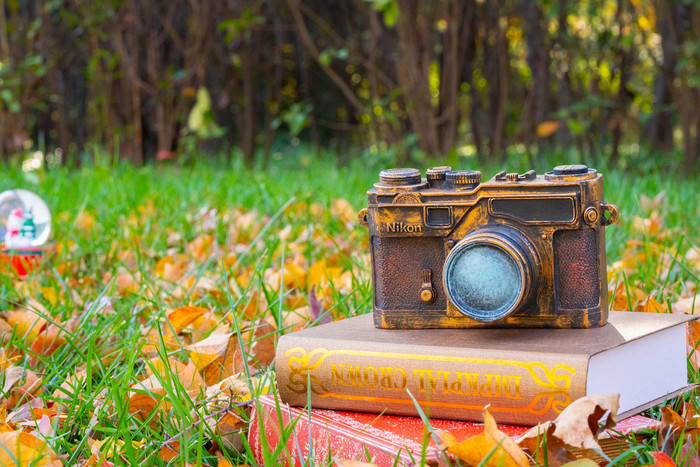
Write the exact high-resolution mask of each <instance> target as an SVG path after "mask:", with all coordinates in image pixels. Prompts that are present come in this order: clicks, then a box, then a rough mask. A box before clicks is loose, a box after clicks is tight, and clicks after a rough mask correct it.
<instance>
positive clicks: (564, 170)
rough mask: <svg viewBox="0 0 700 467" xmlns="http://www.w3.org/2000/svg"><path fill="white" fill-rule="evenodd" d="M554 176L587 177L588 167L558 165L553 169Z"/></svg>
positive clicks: (581, 165)
mask: <svg viewBox="0 0 700 467" xmlns="http://www.w3.org/2000/svg"><path fill="white" fill-rule="evenodd" d="M552 172H553V173H554V175H585V174H587V173H588V166H587V165H584V164H570V165H558V166H556V167H554V169H552Z"/></svg>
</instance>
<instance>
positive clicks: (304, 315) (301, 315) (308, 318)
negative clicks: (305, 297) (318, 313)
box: [282, 305, 313, 332]
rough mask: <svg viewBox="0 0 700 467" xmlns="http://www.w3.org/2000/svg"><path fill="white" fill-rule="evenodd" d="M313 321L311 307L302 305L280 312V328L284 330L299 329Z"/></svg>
mask: <svg viewBox="0 0 700 467" xmlns="http://www.w3.org/2000/svg"><path fill="white" fill-rule="evenodd" d="M312 321H313V315H312V314H311V308H309V306H308V305H307V306H302V307H299V308H296V309H294V310H292V311H286V312H284V313H283V314H282V328H284V329H285V331H286V332H293V331H300V330H302V329H304V328H305V327H306V326H307V324H309V323H310V322H312Z"/></svg>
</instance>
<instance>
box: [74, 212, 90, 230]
mask: <svg viewBox="0 0 700 467" xmlns="http://www.w3.org/2000/svg"><path fill="white" fill-rule="evenodd" d="M75 226H76V227H78V229H80V230H92V229H93V227H95V218H94V217H92V214H90V213H89V212H87V211H80V212H79V213H78V217H77V218H76V219H75Z"/></svg>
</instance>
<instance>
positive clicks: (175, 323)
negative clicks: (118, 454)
mask: <svg viewBox="0 0 700 467" xmlns="http://www.w3.org/2000/svg"><path fill="white" fill-rule="evenodd" d="M207 311H209V309H208V308H204V307H201V306H181V307H180V308H176V309H174V310H173V311H171V312H170V313H168V315H167V317H166V318H167V320H168V321H169V322H170V324H171V325H172V327H173V329H174V331H175V333H176V334H179V333H181V332H182V331H183V330H184V329H185V328H186V327H187V326H189V325H190V324H192V323H193V322H194V321H196V320H197V319H199V318H201V317H202V316H203V315H204V313H206V312H207Z"/></svg>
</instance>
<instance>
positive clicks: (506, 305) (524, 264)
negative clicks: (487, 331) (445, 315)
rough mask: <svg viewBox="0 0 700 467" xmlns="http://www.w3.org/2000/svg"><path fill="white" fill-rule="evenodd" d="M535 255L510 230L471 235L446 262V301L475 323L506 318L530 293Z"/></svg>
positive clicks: (533, 279)
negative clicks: (447, 299)
mask: <svg viewBox="0 0 700 467" xmlns="http://www.w3.org/2000/svg"><path fill="white" fill-rule="evenodd" d="M534 255H535V253H534V251H532V249H531V248H530V247H529V245H528V243H527V241H526V240H525V238H524V237H522V236H521V235H520V234H518V233H516V232H515V231H513V230H511V229H499V228H487V229H483V230H478V231H476V232H473V233H471V234H469V235H467V236H466V237H465V238H464V239H462V241H460V242H459V243H458V244H457V245H455V247H454V248H453V249H452V250H451V251H450V253H449V255H448V257H447V259H446V261H445V267H444V273H443V282H444V286H445V292H446V293H447V297H448V298H449V300H450V301H451V302H452V304H454V305H455V306H456V307H457V309H458V310H459V311H460V312H461V313H463V314H464V315H466V316H468V317H469V318H472V319H475V320H477V321H482V322H491V321H496V320H498V319H501V318H505V317H506V316H508V315H510V314H511V313H513V312H514V311H516V310H517V309H518V308H519V307H520V305H521V304H522V303H523V302H524V301H525V300H527V298H528V297H529V295H530V292H531V291H532V289H533V284H534V282H535V264H536V263H535V261H534Z"/></svg>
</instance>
